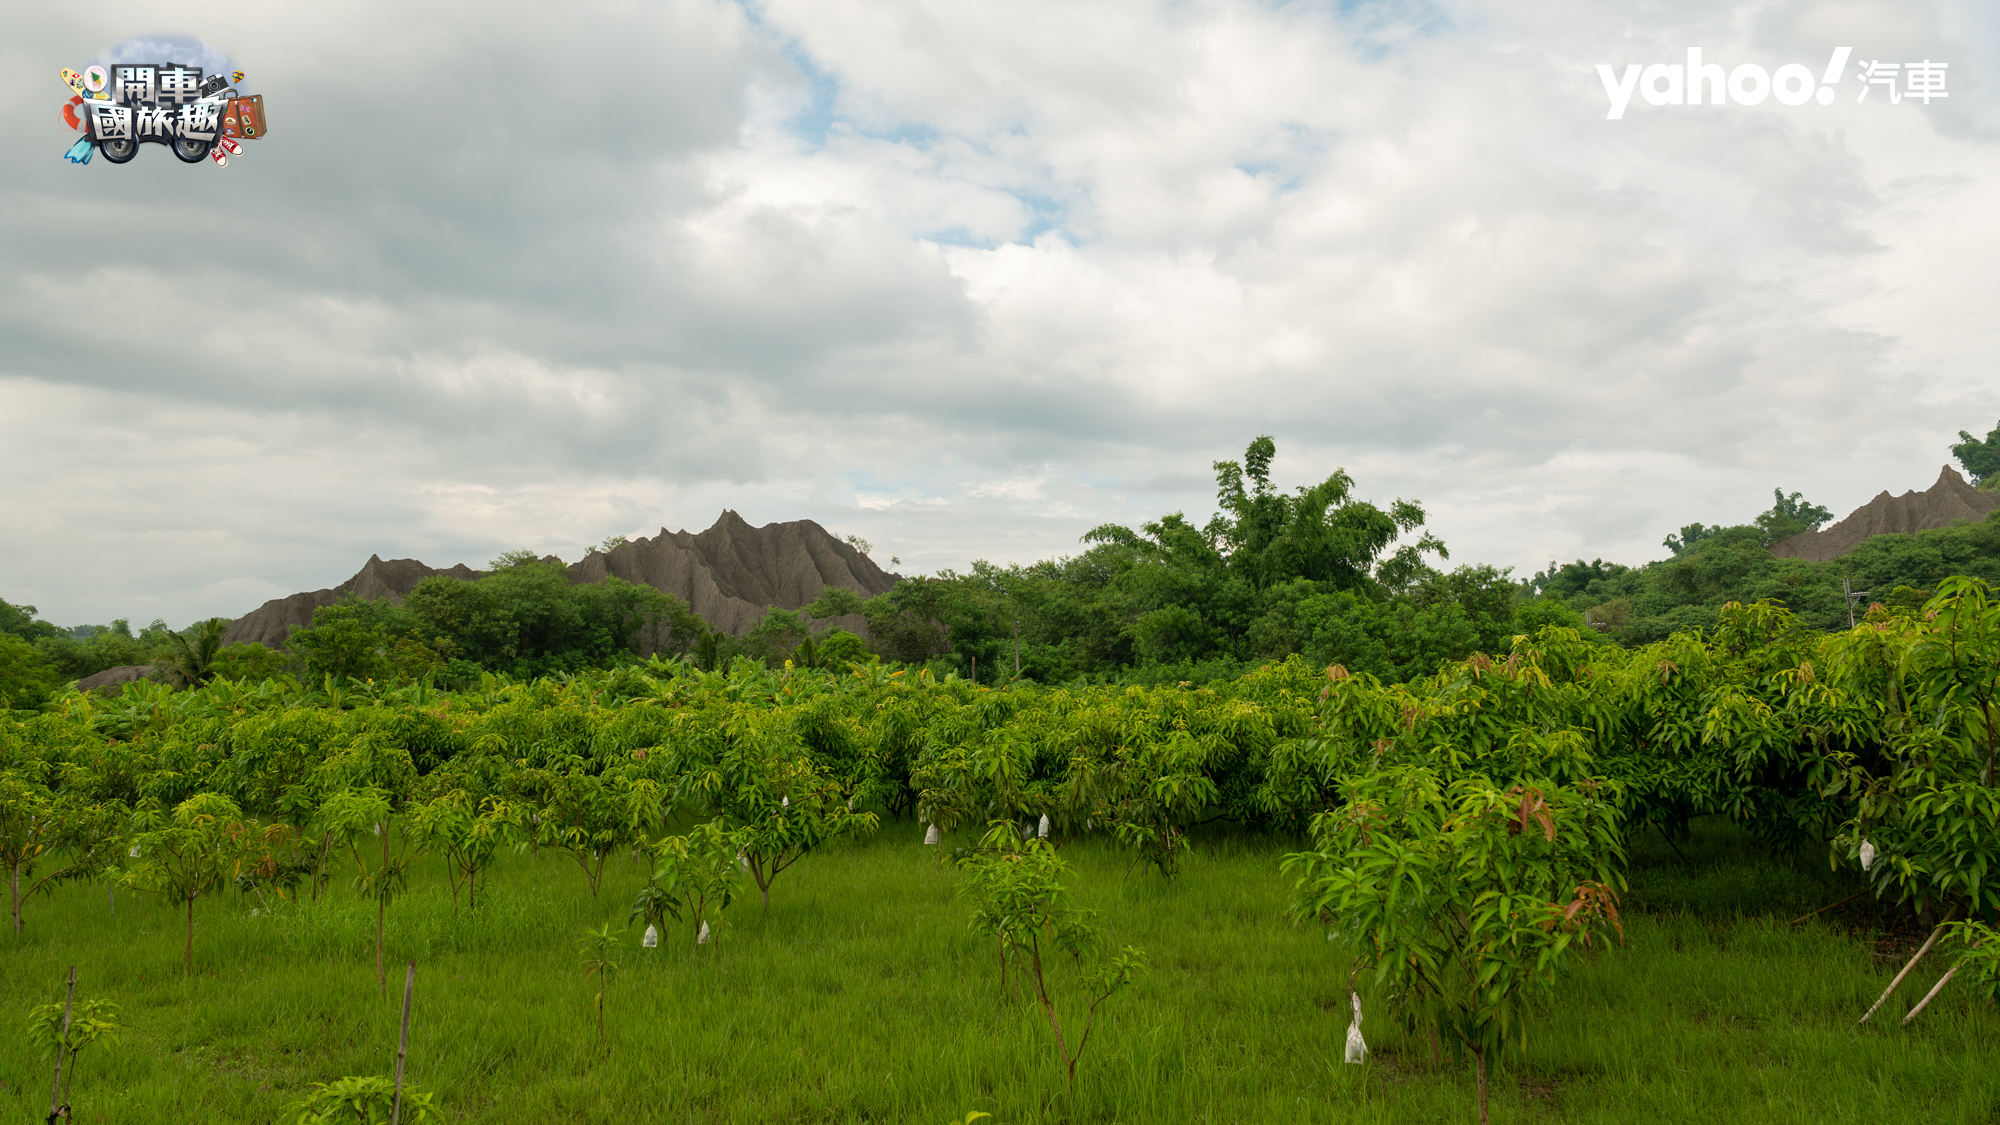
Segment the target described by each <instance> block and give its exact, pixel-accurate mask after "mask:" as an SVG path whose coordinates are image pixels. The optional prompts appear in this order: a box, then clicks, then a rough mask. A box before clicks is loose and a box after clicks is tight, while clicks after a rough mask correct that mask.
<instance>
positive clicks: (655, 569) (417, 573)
mask: <svg viewBox="0 0 2000 1125" xmlns="http://www.w3.org/2000/svg"><path fill="white" fill-rule="evenodd" d="M542 561H543V562H561V561H562V560H560V559H558V558H556V556H554V555H548V556H545V557H544V558H543V559H542ZM483 573H484V572H482V571H477V570H473V569H472V568H470V567H468V566H466V565H465V564H463V563H460V564H457V565H455V566H452V567H449V568H445V569H439V568H435V567H431V566H428V565H426V564H424V563H422V562H419V561H418V560H416V559H389V560H384V559H383V558H382V557H381V556H380V555H370V556H369V557H368V561H367V562H366V563H364V564H362V567H361V569H360V570H359V571H358V572H356V573H355V575H354V577H352V578H349V579H348V580H347V581H345V582H343V583H341V584H340V585H338V586H334V587H330V588H328V589H325V590H314V591H311V592H307V593H298V594H293V595H291V596H290V597H285V598H273V599H272V600H270V601H268V602H265V603H264V604H263V605H262V606H260V607H259V608H257V609H256V610H253V611H252V612H250V613H248V614H245V615H244V616H242V617H240V618H237V619H236V621H235V622H233V623H232V624H231V625H230V627H229V633H228V635H227V636H226V637H225V638H224V639H225V642H226V643H228V644H245V643H249V642H252V641H255V642H258V643H261V644H264V645H266V646H269V647H273V648H276V647H280V646H282V645H283V643H284V640H285V637H286V636H288V635H289V634H290V633H291V631H292V630H293V629H294V628H298V627H300V626H304V625H307V624H310V623H311V621H312V613H313V610H315V609H317V608H319V607H320V606H325V605H332V604H334V603H335V602H338V601H339V600H340V599H341V598H342V597H344V596H346V595H348V594H353V595H354V596H356V597H361V598H389V599H390V600H392V601H398V602H400V601H401V600H402V599H403V598H404V597H405V596H407V595H408V594H409V592H410V591H411V590H414V589H416V586H417V583H419V582H421V581H423V580H424V579H425V578H428V577H430V576H432V575H434V574H443V575H448V576H450V577H453V578H462V579H464V578H477V577H480V576H481V575H482V574H483ZM611 575H615V576H617V577H619V578H622V579H624V580H625V581H627V582H633V583H638V584H640V585H645V586H652V587H653V588H655V589H658V590H664V591H666V592H667V593H670V594H676V595H679V596H680V597H681V598H682V599H683V600H685V601H686V602H687V603H688V605H689V607H690V608H692V609H693V610H694V612H695V613H696V614H697V615H698V616H700V617H701V618H702V620H704V621H706V622H708V624H709V625H710V626H711V627H712V628H716V629H720V630H723V631H725V632H730V633H736V634H742V633H744V632H747V631H749V629H750V628H751V627H753V626H755V625H756V624H757V622H759V621H761V620H763V618H764V614H765V612H766V611H767V610H769V609H770V608H771V607H773V606H777V607H779V608H782V609H800V608H803V607H804V606H806V605H807V604H808V603H810V602H811V601H812V600H813V599H814V598H816V597H818V596H819V593H820V591H821V590H824V589H825V588H826V587H828V586H841V587H845V588H847V589H849V590H853V591H854V592H855V593H857V594H860V595H861V596H862V597H864V598H867V597H873V596H875V595H876V594H880V593H884V592H886V591H887V590H888V589H889V588H890V587H891V586H894V585H895V584H896V583H897V582H898V581H899V580H900V579H901V576H900V575H895V574H889V573H887V572H885V571H883V570H882V568H881V567H879V566H876V565H875V562H874V560H873V559H870V558H869V557H868V556H866V555H864V554H862V553H861V552H860V551H858V550H856V549H855V547H854V546H853V544H850V543H845V542H842V541H841V540H839V539H836V538H835V537H834V536H833V534H832V533H831V532H829V531H827V530H826V529H825V528H824V527H821V526H820V525H819V524H817V523H815V522H813V521H812V520H793V521H790V522H788V523H770V524H765V525H764V526H762V527H752V526H751V525H750V523H749V521H747V520H745V519H744V518H743V517H742V516H741V515H740V514H738V513H737V512H736V511H735V510H734V509H729V508H725V509H723V512H722V514H721V515H720V516H718V517H717V518H716V521H715V523H714V524H712V525H710V526H709V528H708V529H707V530H705V531H702V532H699V533H694V534H691V533H689V532H687V531H685V530H683V531H668V530H667V529H666V528H664V527H662V528H661V529H660V534H659V535H657V536H654V537H652V538H645V537H643V536H642V537H640V538H638V539H634V540H631V541H630V542H627V543H623V544H620V545H619V546H617V547H614V548H612V549H611V550H610V551H592V552H591V553H590V554H588V555H585V556H584V557H583V559H582V560H580V561H578V562H575V563H572V564H570V566H569V580H570V581H571V582H596V581H600V580H601V579H603V578H605V577H607V576H611ZM843 624H846V625H848V626H849V627H851V628H855V627H859V622H843Z"/></svg>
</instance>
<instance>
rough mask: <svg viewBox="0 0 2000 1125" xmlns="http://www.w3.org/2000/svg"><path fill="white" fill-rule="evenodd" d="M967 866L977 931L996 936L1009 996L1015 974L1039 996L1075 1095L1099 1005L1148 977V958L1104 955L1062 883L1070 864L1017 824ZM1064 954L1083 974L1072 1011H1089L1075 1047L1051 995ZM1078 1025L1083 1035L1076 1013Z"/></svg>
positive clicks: (1134, 953)
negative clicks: (1053, 975) (1055, 969)
mask: <svg viewBox="0 0 2000 1125" xmlns="http://www.w3.org/2000/svg"><path fill="white" fill-rule="evenodd" d="M959 866H960V868H961V869H962V870H963V871H964V873H965V883H964V885H963V887H962V893H963V894H964V895H965V896H966V897H967V898H969V899H971V900H972V904H973V908H972V928H973V930H974V931H975V932H977V933H981V934H991V935H993V936H994V938H995V939H996V940H997V941H998V943H999V947H1000V974H1001V979H1000V985H1001V988H1002V990H1003V992H1004V990H1005V989H1006V987H1007V983H1008V974H1009V970H1010V968H1011V969H1012V970H1013V972H1014V973H1015V974H1017V975H1018V976H1019V977H1020V978H1021V979H1023V980H1025V981H1026V983H1027V984H1028V986H1029V987H1030V988H1031V989H1032V990H1033V993H1034V998H1035V1002H1036V1003H1037V1004H1038V1005H1039V1006H1040V1007H1041V1010H1042V1014H1043V1016H1044V1018H1046V1019H1047V1020H1048V1022H1049V1029H1050V1031H1051V1032H1053V1034H1054V1038H1055V1048H1056V1057H1057V1058H1058V1059H1059V1060H1060V1061H1061V1062H1062V1064H1063V1069H1064V1072H1065V1074H1066V1076H1067V1078H1068V1081H1069V1085H1070V1088H1071V1089H1072V1090H1074V1089H1075V1087H1076V1064H1077V1062H1078V1061H1079V1060H1080V1059H1082V1057H1083V1052H1084V1049H1085V1048H1086V1047H1088V1046H1089V1045H1090V1033H1091V1030H1092V1029H1093V1028H1094V1027H1095V1026H1096V1022H1097V1009H1098V1006H1099V1005H1101V1004H1103V1003H1104V1002H1105V1001H1106V1000H1108V999H1110V998H1111V997H1113V996H1115V995H1117V994H1118V993H1119V992H1122V991H1124V989H1125V988H1126V987H1127V986H1128V985H1130V984H1131V983H1132V981H1133V980H1134V979H1135V978H1137V977H1138V976H1139V975H1140V974H1141V973H1143V972H1144V971H1145V968H1146V954H1145V952H1144V951H1143V950H1140V949H1138V948H1136V947H1134V946H1129V945H1128V946H1126V947H1125V948H1124V949H1123V950H1121V951H1120V952H1118V953H1115V954H1111V955H1109V956H1102V955H1100V952H1099V945H1100V943H1101V941H1102V938H1101V936H1100V935H1099V933H1098V930H1097V927H1096V926H1095V925H1094V924H1093V922H1092V920H1091V918H1090V916H1089V915H1088V914H1086V913H1084V912H1083V911H1080V910H1078V909H1076V908H1075V907H1073V906H1071V905H1070V903H1069V895H1068V891H1067V889H1066V888H1065V887H1064V886H1063V882H1062V878H1063V876H1064V874H1065V873H1067V871H1068V869H1069V868H1068V865H1067V864H1065V863H1064V862H1063V860H1062V859H1061V857H1059V856H1058V855H1056V851H1055V847H1054V846H1053V845H1052V844H1050V842H1049V841H1047V840H1044V839H1040V838H1038V837H1030V838H1029V839H1027V840H1025V841H1023V840H1022V838H1021V833H1020V831H1019V829H1018V827H1017V826H1016V825H1015V824H1014V822H1012V821H1009V820H999V821H995V822H993V824H992V826H991V828H990V830H989V831H988V832H987V835H986V838H985V840H984V841H983V843H982V845H981V847H980V848H979V849H978V850H976V851H974V852H972V853H971V854H970V855H967V856H966V857H964V858H963V859H961V860H960V863H959ZM1062 955H1066V956H1067V957H1068V958H1069V959H1070V961H1071V962H1073V963H1074V964H1075V965H1076V967H1077V969H1078V971H1079V972H1080V973H1081V974H1082V977H1081V979H1080V980H1079V981H1078V982H1077V986H1076V992H1077V1000H1076V1001H1075V1002H1073V1003H1072V1004H1071V1005H1070V1006H1071V1007H1072V1008H1073V1007H1074V1003H1076V1002H1080V1003H1081V1004H1082V1006H1083V1013H1082V1017H1083V1019H1082V1023H1083V1026H1082V1029H1081V1032H1080V1033H1078V1034H1077V1035H1076V1042H1075V1044H1074V1045H1071V1043H1070V1042H1069V1039H1068V1037H1067V1035H1066V1034H1065V1032H1064V1030H1063V1013H1062V1008H1063V1006H1064V1005H1062V1004H1061V1003H1059V1000H1061V996H1060V995H1059V994H1058V992H1057V991H1056V990H1052V989H1051V971H1050V970H1051V968H1052V966H1051V964H1050V962H1051V961H1052V960H1054V959H1056V958H1057V957H1058V956H1062ZM1016 991H1017V993H1018V984H1017V985H1016ZM1070 1019H1071V1023H1070V1026H1071V1030H1072V1031H1075V1030H1076V1023H1075V1013H1074V1012H1073V1011H1072V1013H1071V1017H1070Z"/></svg>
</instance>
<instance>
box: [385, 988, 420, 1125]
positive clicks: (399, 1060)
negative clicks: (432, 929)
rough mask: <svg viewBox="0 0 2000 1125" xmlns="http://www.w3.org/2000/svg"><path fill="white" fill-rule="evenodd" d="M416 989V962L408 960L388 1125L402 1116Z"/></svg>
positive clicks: (396, 1122) (395, 1124)
mask: <svg viewBox="0 0 2000 1125" xmlns="http://www.w3.org/2000/svg"><path fill="white" fill-rule="evenodd" d="M416 990H417V963H416V962H415V961H412V962H410V972H409V975H408V976H406V977H404V978H403V1037H402V1039H401V1040H400V1041H398V1042H397V1044H396V1100H395V1101H394V1102H393V1103H391V1104H390V1106H389V1125H401V1120H402V1116H403V1060H404V1059H406V1058H408V1057H409V1055H410V997H411V996H412V995H413V994H414V993H415V992H416Z"/></svg>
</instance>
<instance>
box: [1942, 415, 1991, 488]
mask: <svg viewBox="0 0 2000 1125" xmlns="http://www.w3.org/2000/svg"><path fill="white" fill-rule="evenodd" d="M1951 455H1952V456H1953V457H1956V458H1958V463H1959V464H1961V465H1963V466H1965V474H1966V475H1967V476H1969V477H1971V478H1972V483H1973V484H1975V485H1979V486H1981V487H1991V485H1992V482H1993V481H1994V480H1995V479H1996V478H2000V422H1996V423H1994V426H1993V428H1992V429H1991V430H1989V431H1987V434H1986V437H1985V438H1984V439H1983V440H1982V439H1980V438H1976V437H1973V436H1972V435H1971V434H1970V433H1968V432H1966V431H1964V430H1960V431H1958V444H1957V445H1954V446H1952V447H1951Z"/></svg>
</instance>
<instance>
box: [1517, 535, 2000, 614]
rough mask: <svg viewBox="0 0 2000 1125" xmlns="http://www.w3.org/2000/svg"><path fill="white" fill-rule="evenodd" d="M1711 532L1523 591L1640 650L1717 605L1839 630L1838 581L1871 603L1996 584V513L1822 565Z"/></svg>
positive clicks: (1536, 582)
mask: <svg viewBox="0 0 2000 1125" xmlns="http://www.w3.org/2000/svg"><path fill="white" fill-rule="evenodd" d="M1710 530H1711V532H1712V534H1710V535H1708V536H1706V537H1705V538H1703V539H1702V540H1701V541H1700V542H1699V544H1698V545H1697V546H1696V547H1695V548H1693V549H1691V550H1687V551H1684V552H1682V553H1680V554H1677V555H1676V556H1675V557H1674V558H1671V559H1666V560H1662V561H1659V562H1654V563H1648V564H1647V565H1645V566H1643V567H1626V566H1619V565H1616V564H1610V563H1604V562H1602V561H1599V562H1594V563H1586V562H1583V561H1581V560H1579V561H1577V562H1574V563H1569V564H1564V565H1560V566H1558V565H1555V564H1551V566H1550V568H1549V570H1548V571H1546V572H1544V573H1541V574H1537V575H1535V576H1534V577H1533V578H1532V579H1531V580H1530V581H1529V588H1530V589H1531V590H1532V591H1533V592H1534V593H1535V594H1536V595H1537V597H1538V599H1539V600H1541V601H1550V600H1555V599H1560V600H1561V601H1562V602H1563V603H1564V604H1566V605H1567V606H1569V607H1570V608H1571V609H1573V610H1576V611H1580V612H1584V613H1589V614H1591V615H1592V617H1593V619H1594V620H1603V621H1604V623H1605V624H1606V625H1608V626H1609V628H1608V629H1607V630H1606V635H1607V636H1608V637H1609V638H1611V639H1613V640H1616V641H1618V642H1620V643H1622V644H1625V645H1641V644H1650V643H1654V642H1657V641H1663V640H1665V639H1667V638H1668V637H1669V636H1671V635H1673V634H1674V633H1676V632H1684V631H1687V630H1690V629H1713V628H1714V627H1715V624H1716V614H1717V613H1718V611H1719V610H1720V609H1721V607H1722V606H1723V605H1725V604H1727V603H1729V602H1742V603H1745V604H1748V603H1751V602H1755V601H1759V600H1762V599H1765V598H1769V599H1773V600H1775V601H1778V602H1781V603H1783V604H1784V605H1785V607H1786V608H1788V609H1790V610H1791V611H1792V612H1793V613H1795V614H1797V615H1798V617H1799V619H1800V620H1801V621H1802V622H1803V623H1804V624H1805V625H1807V626H1809V627H1811V628H1814V629H1819V630H1823V631H1828V632H1831V631H1835V630H1844V629H1846V628H1847V626H1848V620H1847V603H1846V601H1845V599H1844V597H1843V595H1842V592H1841V581H1842V579H1847V580H1849V581H1850V582H1851V584H1852V586H1853V588H1854V589H1856V590H1872V591H1875V595H1874V596H1875V598H1876V599H1877V600H1882V599H1884V598H1885V597H1887V596H1889V593H1888V592H1889V591H1893V590H1895V589H1896V588H1897V587H1899V586H1902V587H1909V588H1910V589H1912V590H1935V589H1937V587H1938V583H1940V582H1942V581H1944V580H1945V579H1946V578H1949V577H1952V576H1954V575H1965V576H1971V577H1977V578H1981V579H1983V580H1985V581H1986V582H1988V583H1994V582H2000V514H1989V516H1988V517H1987V519H1985V520H1983V521H1981V522H1979V523H1971V524H1960V525H1957V526H1953V527H1944V528H1935V529H1932V530H1928V531H1920V532H1917V533H1916V534H1914V535H1900V534H1896V535H1878V536H1875V537H1873V538H1871V539H1867V540H1864V541H1863V542H1862V543H1861V544H1860V546H1858V547H1856V548H1855V549H1854V550H1852V551H1850V552H1849V553H1847V554H1845V555H1843V556H1841V557H1840V558H1837V559H1834V560H1832V561H1830V562H1824V563H1815V562H1808V561H1806V560H1804V559H1795V558H1784V559H1781V558H1775V557H1773V556H1772V555H1771V553H1770V551H1768V550H1766V549H1765V538H1766V537H1765V533H1764V531H1762V530H1760V529H1759V528H1756V527H1734V528H1713V529H1710ZM1619 603H1622V605H1620V604H1619ZM1529 604H1532V603H1529ZM1861 608H1862V609H1865V608H1866V607H1865V606H1863V607H1861ZM1607 611H1609V612H1607ZM1516 612H1517V614H1519V613H1521V612H1523V611H1522V610H1520V609H1517V611H1516Z"/></svg>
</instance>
